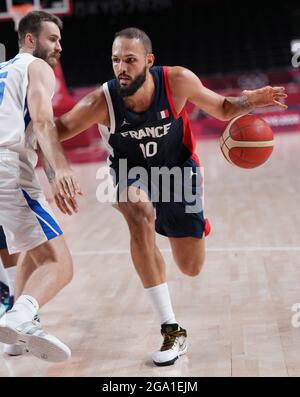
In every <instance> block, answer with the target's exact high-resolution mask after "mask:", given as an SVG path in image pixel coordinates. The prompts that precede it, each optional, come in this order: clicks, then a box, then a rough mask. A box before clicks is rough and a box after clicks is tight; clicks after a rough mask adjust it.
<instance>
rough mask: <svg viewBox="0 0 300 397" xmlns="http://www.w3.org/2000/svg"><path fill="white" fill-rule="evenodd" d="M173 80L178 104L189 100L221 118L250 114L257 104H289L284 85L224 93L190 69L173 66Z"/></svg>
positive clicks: (283, 107) (170, 78)
mask: <svg viewBox="0 0 300 397" xmlns="http://www.w3.org/2000/svg"><path fill="white" fill-rule="evenodd" d="M169 82H170V86H171V91H172V96H173V99H174V104H175V107H176V108H177V109H179V110H181V109H182V108H183V106H184V105H185V103H186V102H187V101H190V102H192V103H193V104H195V105H196V106H198V107H199V108H200V109H202V110H203V111H204V112H205V113H207V114H209V115H210V116H213V117H215V118H217V119H219V120H230V119H232V118H233V117H236V116H239V115H243V114H247V113H249V112H251V111H252V110H253V109H254V108H256V107H264V106H275V105H277V106H280V107H281V108H282V109H286V108H287V106H286V105H284V104H283V103H281V101H282V100H283V99H284V98H286V97H287V95H286V94H285V89H284V87H270V86H267V87H263V88H260V89H258V90H252V91H247V90H245V91H243V93H242V94H243V95H242V96H238V97H224V96H222V95H219V94H217V93H215V92H214V91H212V90H210V89H208V88H206V87H205V86H204V85H203V84H202V83H201V81H200V80H199V78H198V77H197V76H196V75H195V74H194V73H193V72H191V71H190V70H188V69H185V68H182V67H173V68H170V71H169Z"/></svg>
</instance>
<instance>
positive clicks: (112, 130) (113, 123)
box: [102, 83, 116, 134]
mask: <svg viewBox="0 0 300 397" xmlns="http://www.w3.org/2000/svg"><path fill="white" fill-rule="evenodd" d="M102 88H103V92H104V95H105V99H106V103H107V106H108V112H109V119H110V128H109V132H110V133H111V134H114V133H115V130H116V118H115V112H114V107H113V103H112V100H111V96H110V92H109V88H108V84H107V83H104V84H103V85H102Z"/></svg>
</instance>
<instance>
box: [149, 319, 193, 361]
mask: <svg viewBox="0 0 300 397" xmlns="http://www.w3.org/2000/svg"><path fill="white" fill-rule="evenodd" d="M161 334H162V336H163V338H164V340H163V344H162V346H161V348H160V350H159V351H157V352H155V353H153V354H152V360H153V362H154V364H155V365H158V366H166V365H173V364H174V363H175V361H176V360H177V359H178V358H179V357H180V356H182V355H183V354H185V353H186V351H187V346H186V337H187V333H186V330H185V329H183V328H181V327H179V325H178V324H162V326H161Z"/></svg>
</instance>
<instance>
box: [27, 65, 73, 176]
mask: <svg viewBox="0 0 300 397" xmlns="http://www.w3.org/2000/svg"><path fill="white" fill-rule="evenodd" d="M28 77H29V84H28V91H27V103H28V109H29V113H30V117H31V120H32V128H33V131H34V133H35V135H36V137H37V140H38V143H39V146H40V148H41V150H42V152H43V154H44V156H45V157H46V159H47V160H48V162H49V163H50V165H51V167H52V168H54V169H64V168H68V163H67V160H66V158H65V156H64V153H63V149H62V147H61V145H60V143H59V140H58V134H57V129H56V126H55V123H54V118H53V109H52V103H51V98H52V95H53V93H54V89H55V77H54V73H53V71H52V69H51V68H50V66H49V65H48V64H46V62H44V61H42V60H35V61H34V62H33V63H32V64H31V65H30V66H29V71H28Z"/></svg>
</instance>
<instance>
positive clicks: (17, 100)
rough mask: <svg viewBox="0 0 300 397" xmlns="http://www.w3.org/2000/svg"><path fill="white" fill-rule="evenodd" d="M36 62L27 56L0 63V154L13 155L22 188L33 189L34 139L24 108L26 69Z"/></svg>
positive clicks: (34, 183)
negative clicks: (9, 153)
mask: <svg viewBox="0 0 300 397" xmlns="http://www.w3.org/2000/svg"><path fill="white" fill-rule="evenodd" d="M36 59H37V58H36V57H34V56H33V55H31V54H28V53H22V54H18V55H16V56H15V57H14V58H13V59H11V60H9V61H7V62H4V63H0V153H1V152H2V153H3V152H6V151H9V152H14V153H15V154H16V156H17V157H16V158H18V168H19V177H20V181H21V184H22V185H24V186H25V187H27V186H28V187H31V186H35V185H36V181H35V175H34V167H35V166H36V163H37V154H36V152H35V149H36V137H35V134H34V133H33V131H32V129H31V128H30V127H31V124H30V121H31V120H30V115H29V112H28V108H27V101H26V96H27V88H28V66H29V65H30V64H31V63H32V62H33V61H34V60H36Z"/></svg>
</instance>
